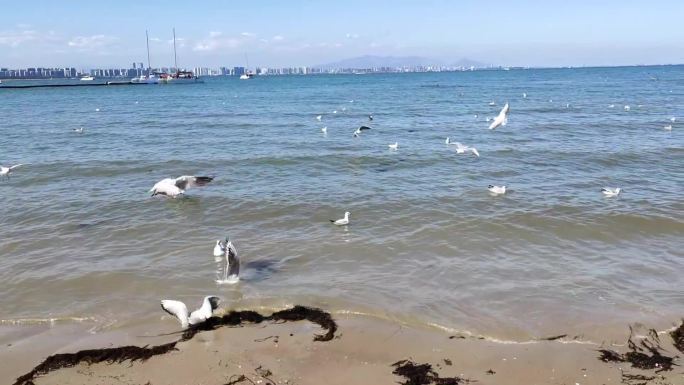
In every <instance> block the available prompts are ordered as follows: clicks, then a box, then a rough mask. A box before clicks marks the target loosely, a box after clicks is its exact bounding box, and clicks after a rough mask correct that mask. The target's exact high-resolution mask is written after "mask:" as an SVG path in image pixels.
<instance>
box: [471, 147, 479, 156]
mask: <svg viewBox="0 0 684 385" xmlns="http://www.w3.org/2000/svg"><path fill="white" fill-rule="evenodd" d="M470 151H472V152H473V154H475V155H477V157H478V158H479V157H480V153H479V152H477V149H476V148H475V147H473V148H471V149H470Z"/></svg>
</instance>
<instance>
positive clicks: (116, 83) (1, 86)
mask: <svg viewBox="0 0 684 385" xmlns="http://www.w3.org/2000/svg"><path fill="white" fill-rule="evenodd" d="M139 85H146V84H145V83H134V82H131V81H111V82H106V83H88V84H81V83H74V84H22V85H6V84H0V90H2V89H5V88H7V89H17V88H59V87H103V86H139Z"/></svg>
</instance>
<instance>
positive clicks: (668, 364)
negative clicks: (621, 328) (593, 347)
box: [599, 328, 675, 373]
mask: <svg viewBox="0 0 684 385" xmlns="http://www.w3.org/2000/svg"><path fill="white" fill-rule="evenodd" d="M630 331H631V328H630ZM632 334H633V333H630V337H629V339H628V340H627V346H628V347H629V351H628V352H627V353H624V354H620V353H618V352H616V351H614V350H608V349H599V353H600V356H599V359H600V360H601V361H604V362H627V363H630V364H632V367H633V368H637V369H646V370H648V369H655V372H656V373H658V372H662V371H666V372H667V371H670V370H672V366H674V365H675V364H674V357H670V356H666V355H663V354H662V353H661V352H662V351H663V350H662V348H661V347H660V339H659V337H658V333H657V332H656V331H655V330H653V329H651V330H650V332H649V337H648V338H644V339H642V340H641V341H640V342H639V344H636V343H634V341H633V340H632V336H631V335H632Z"/></svg>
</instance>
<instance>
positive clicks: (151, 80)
mask: <svg viewBox="0 0 684 385" xmlns="http://www.w3.org/2000/svg"><path fill="white" fill-rule="evenodd" d="M145 38H146V39H147V75H145V74H143V75H140V76H138V77H134V78H133V79H131V83H136V84H159V77H157V76H156V75H155V74H154V73H153V72H152V66H151V65H150V36H149V35H148V33H147V30H145Z"/></svg>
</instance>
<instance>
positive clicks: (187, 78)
mask: <svg viewBox="0 0 684 385" xmlns="http://www.w3.org/2000/svg"><path fill="white" fill-rule="evenodd" d="M173 66H174V67H175V68H176V73H173V74H170V75H169V74H161V76H160V77H161V82H162V83H167V84H185V83H203V81H202V80H200V78H199V77H198V76H195V73H194V72H192V71H181V70H179V69H178V57H177V55H176V29H175V28H174V29H173Z"/></svg>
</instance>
